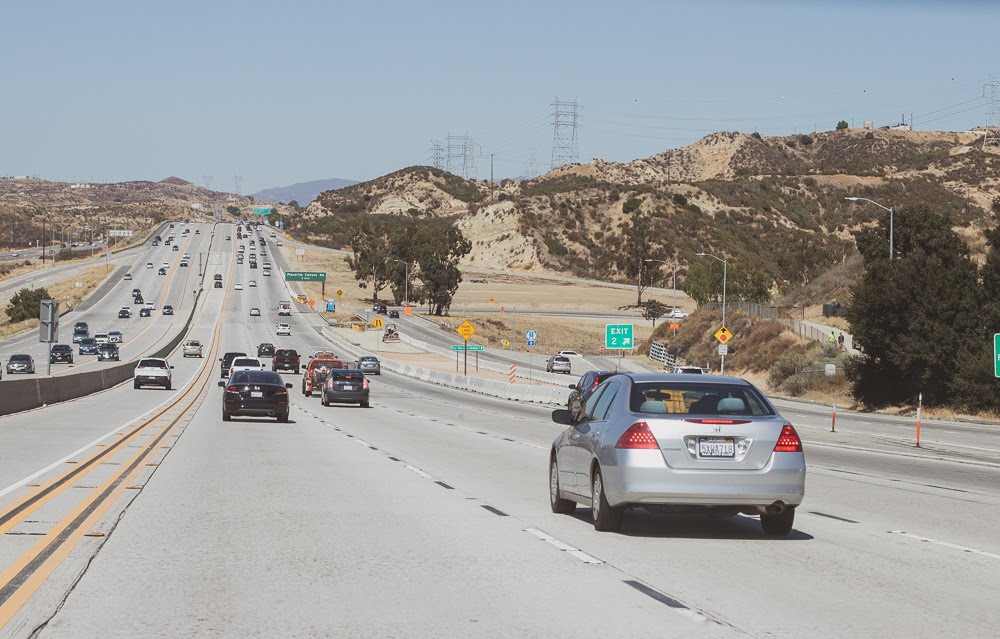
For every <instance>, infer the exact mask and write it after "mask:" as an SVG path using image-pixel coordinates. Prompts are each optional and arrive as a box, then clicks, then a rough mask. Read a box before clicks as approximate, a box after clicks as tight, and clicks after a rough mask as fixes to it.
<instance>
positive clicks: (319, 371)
mask: <svg viewBox="0 0 1000 639" xmlns="http://www.w3.org/2000/svg"><path fill="white" fill-rule="evenodd" d="M302 368H304V369H305V372H304V373H302V394H303V395H305V396H306V397H311V396H312V393H313V390H314V389H315V390H316V391H317V392H318V391H319V389H321V388H322V387H323V382H324V381H326V374H327V373H329V372H330V370H331V369H334V368H347V365H346V364H344V362H343V360H339V359H330V358H325V357H316V358H314V359H311V360H309V363H308V364H303V365H302Z"/></svg>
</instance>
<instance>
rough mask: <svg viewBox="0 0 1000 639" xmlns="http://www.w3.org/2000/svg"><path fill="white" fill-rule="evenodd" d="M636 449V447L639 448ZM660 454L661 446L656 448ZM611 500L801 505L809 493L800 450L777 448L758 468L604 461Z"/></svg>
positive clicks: (631, 502)
mask: <svg viewBox="0 0 1000 639" xmlns="http://www.w3.org/2000/svg"><path fill="white" fill-rule="evenodd" d="M635 452H638V451H635ZM657 453H659V451H657ZM601 474H602V476H603V479H604V485H605V491H606V493H607V498H608V502H609V503H610V504H611V505H613V506H617V505H623V504H636V505H642V504H663V505H670V504H678V505H705V506H710V505H712V506H761V507H763V506H769V505H771V504H773V503H775V502H778V501H780V502H783V503H784V504H786V505H790V506H798V505H799V504H801V503H802V498H803V496H804V495H805V482H806V468H805V456H804V455H803V454H802V453H777V454H774V455H772V456H771V460H770V461H769V462H768V464H767V465H766V466H765V467H764V468H761V469H760V470H686V469H677V468H667V467H666V466H665V465H663V466H660V467H658V468H656V467H622V466H602V467H601Z"/></svg>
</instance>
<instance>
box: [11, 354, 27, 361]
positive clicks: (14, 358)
mask: <svg viewBox="0 0 1000 639" xmlns="http://www.w3.org/2000/svg"><path fill="white" fill-rule="evenodd" d="M10 361H12V362H30V361H31V356H30V355H11V356H10Z"/></svg>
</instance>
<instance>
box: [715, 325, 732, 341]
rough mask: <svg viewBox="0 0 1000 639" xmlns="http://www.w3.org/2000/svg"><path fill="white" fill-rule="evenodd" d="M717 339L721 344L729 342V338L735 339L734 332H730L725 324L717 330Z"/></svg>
mask: <svg viewBox="0 0 1000 639" xmlns="http://www.w3.org/2000/svg"><path fill="white" fill-rule="evenodd" d="M715 339H717V340H719V343H720V344H728V343H729V340H731V339H733V334H732V333H730V332H729V329H728V328H726V327H725V326H723V327H722V328H720V329H719V330H717V331H715Z"/></svg>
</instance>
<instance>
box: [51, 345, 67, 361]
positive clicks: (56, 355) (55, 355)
mask: <svg viewBox="0 0 1000 639" xmlns="http://www.w3.org/2000/svg"><path fill="white" fill-rule="evenodd" d="M57 362H63V363H64V364H72V363H73V348H72V347H70V345H69V344H53V345H52V353H51V354H50V355H49V363H50V364H55V363H57Z"/></svg>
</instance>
